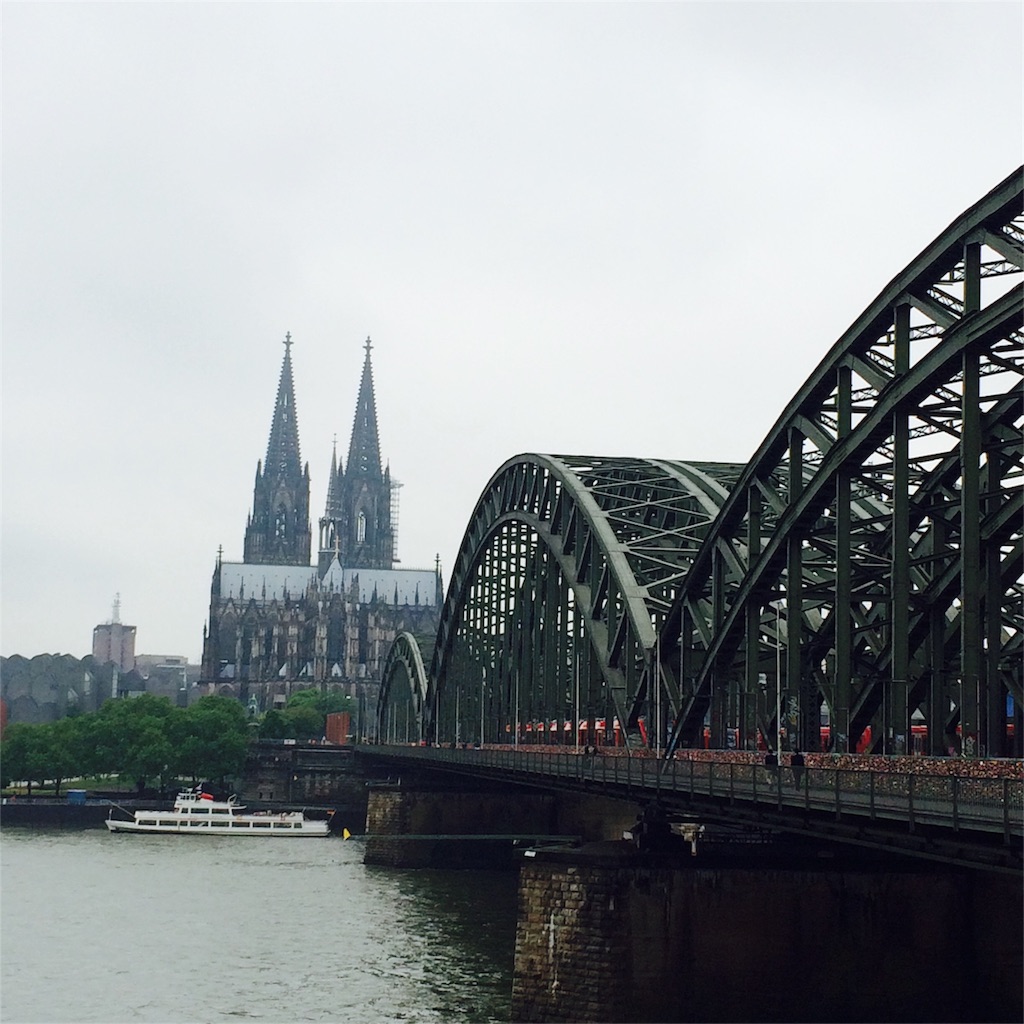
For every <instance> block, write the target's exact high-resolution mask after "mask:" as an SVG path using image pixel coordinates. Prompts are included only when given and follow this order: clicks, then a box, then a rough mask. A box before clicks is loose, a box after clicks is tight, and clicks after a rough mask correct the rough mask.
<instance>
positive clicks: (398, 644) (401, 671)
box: [377, 631, 427, 743]
mask: <svg viewBox="0 0 1024 1024" xmlns="http://www.w3.org/2000/svg"><path fill="white" fill-rule="evenodd" d="M420 644H421V641H420V640H419V639H417V637H415V636H414V635H413V634H412V633H409V632H406V631H403V632H401V633H399V634H398V636H396V637H395V639H394V641H393V642H392V644H391V648H390V650H389V651H388V656H387V658H386V659H385V661H384V669H383V672H382V673H381V690H380V696H379V698H378V700H377V738H378V739H379V740H381V741H382V742H388V743H410V742H415V741H418V740H419V739H420V738H421V737H422V735H423V716H424V709H425V707H426V703H427V673H426V671H425V670H424V666H423V651H422V648H421V646H420Z"/></svg>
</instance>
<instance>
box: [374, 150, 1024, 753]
mask: <svg viewBox="0 0 1024 1024" xmlns="http://www.w3.org/2000/svg"><path fill="white" fill-rule="evenodd" d="M1022 183H1024V176H1022V169H1018V170H1017V171H1016V172H1014V174H1012V175H1010V176H1009V177H1008V178H1007V179H1006V180H1005V181H1003V182H1002V183H1001V184H1000V185H998V186H997V187H996V188H994V189H993V190H992V191H991V192H990V193H989V194H988V195H986V196H985V197H983V198H982V199H981V200H980V201H979V202H978V203H976V204H975V205H974V206H973V207H971V208H970V209H969V210H967V211H966V212H965V213H963V214H962V215H961V216H960V217H958V218H957V219H956V220H955V221H954V222H953V223H952V224H951V225H950V226H949V227H948V228H947V229H946V230H945V231H944V232H943V233H942V234H940V235H939V237H938V238H937V239H936V240H935V241H934V242H933V243H932V244H931V245H929V246H928V247H927V248H926V249H925V250H924V251H923V252H922V253H921V254H920V255H919V256H918V257H917V258H916V259H915V260H913V261H912V262H911V263H910V264H909V266H908V267H907V268H906V269H905V270H903V271H902V272H901V273H900V274H898V275H897V276H896V277H895V278H893V280H892V281H891V282H890V283H889V284H888V285H887V286H886V287H885V288H884V289H883V291H882V292H881V293H880V294H879V296H878V297H877V298H876V299H875V300H874V301H873V302H872V303H871V304H870V305H869V306H868V307H867V309H866V310H865V311H864V312H863V313H862V314H861V315H860V316H859V317H858V318H857V319H856V321H855V322H854V323H853V324H852V326H851V327H850V328H849V329H848V330H847V331H846V332H845V333H844V334H843V335H842V336H841V337H840V338H839V340H838V341H837V342H836V343H835V344H834V345H833V346H832V348H831V349H830V351H829V352H828V354H827V355H826V356H825V358H824V359H823V360H822V362H821V363H820V364H819V366H818V367H817V368H816V370H815V371H814V372H813V373H812V374H811V376H810V377H809V378H808V380H807V381H806V383H805V384H804V385H803V386H802V387H801V389H800V390H799V391H798V393H797V394H796V395H795V396H794V397H793V399H792V400H791V401H790V403H789V404H788V405H787V407H786V408H785V410H784V411H783V413H782V415H781V416H780V417H779V419H778V421H777V422H776V424H775V425H774V427H773V428H772V430H771V431H770V432H769V434H768V436H767V437H766V438H765V440H764V441H763V442H762V444H761V445H760V447H759V448H758V450H757V452H756V453H755V454H754V456H753V458H752V459H751V460H750V462H749V463H747V465H746V466H745V467H740V466H728V465H717V464H715V465H708V464H696V463H681V462H665V461H656V460H645V459H633V460H630V459H613V458H602V457H581V456H544V455H523V456H518V457H516V458H514V459H511V460H509V461H508V462H506V463H505V464H504V465H503V466H502V467H501V468H500V469H499V470H498V471H497V472H496V473H495V474H494V476H493V477H492V478H491V480H490V482H489V483H488V485H487V487H486V488H485V489H484V491H483V493H482V495H481V498H480V500H479V501H478V503H477V506H476V508H475V509H474V512H473V515H472V517H471V519H470V522H469V525H468V527H467V529H466V533H465V536H464V538H463V542H462V545H461V548H460V551H459V555H458V558H457V560H456V565H455V569H454V573H453V577H452V581H451V584H450V586H449V590H448V594H447V598H446V601H445V606H444V611H443V613H442V618H441V626H440V630H439V633H438V637H437V643H436V645H435V648H434V654H433V659H432V662H431V670H430V673H429V682H428V680H427V678H426V677H424V678H423V679H421V681H420V683H419V684H418V685H419V687H420V689H421V690H422V691H423V692H424V693H425V695H426V696H425V698H424V699H425V704H424V708H425V713H424V715H423V716H422V721H423V725H424V734H423V735H424V738H427V739H431V740H434V741H437V742H455V741H462V742H476V741H480V740H483V741H484V742H511V741H512V740H513V739H515V738H517V734H516V724H515V723H523V722H527V721H531V722H538V721H552V720H557V721H561V720H562V719H563V718H566V717H568V718H575V719H581V718H582V719H586V720H587V721H588V722H589V723H590V725H591V728H592V727H593V724H594V721H595V720H596V719H598V718H605V719H607V718H609V717H613V716H614V717H616V718H618V720H619V721H620V723H622V724H623V726H624V727H632V726H633V725H635V724H636V723H638V722H639V721H640V719H641V718H642V717H645V716H646V719H647V723H648V725H650V724H651V722H652V721H653V720H654V719H655V718H658V719H659V721H660V711H661V709H662V708H664V709H667V711H668V713H669V716H670V719H671V721H672V729H671V737H670V742H669V743H668V745H667V746H668V753H669V754H671V752H672V751H673V750H674V749H675V748H676V747H678V746H680V745H694V744H697V743H699V742H701V740H702V737H703V733H704V730H705V728H706V727H708V726H709V727H710V732H711V742H712V745H713V746H719V747H723V746H726V745H730V741H731V742H738V743H739V745H741V746H747V747H751V748H752V747H754V746H756V745H757V744H758V742H759V740H761V741H764V740H767V742H768V743H769V744H773V743H774V740H775V737H776V735H777V734H778V733H781V732H782V730H783V728H784V730H785V733H786V737H787V740H786V742H787V743H788V745H789V746H790V747H792V748H799V749H807V750H813V749H817V747H818V741H819V715H820V712H821V710H822V709H823V708H825V709H827V710H828V712H829V720H830V722H831V725H832V729H831V743H832V749H834V750H836V751H843V750H847V749H850V750H852V749H855V748H857V746H858V742H863V741H866V739H867V737H868V730H869V729H870V738H871V749H873V750H876V751H885V752H891V753H898V752H900V751H902V750H904V749H907V748H908V747H909V739H910V735H911V726H912V724H914V723H915V722H922V723H924V724H925V725H927V736H928V744H929V746H928V752H930V753H945V752H946V749H947V746H948V745H949V744H950V743H951V742H954V741H955V740H956V733H957V730H958V729H959V731H960V733H961V735H962V738H963V741H964V743H965V746H966V752H968V753H970V752H972V751H973V752H975V753H986V752H988V753H1011V752H1012V753H1018V754H1019V753H1020V749H1021V733H1022V731H1024V730H1022V728H1021V726H1022V724H1024V721H1022V718H1021V715H1020V708H1021V706H1022V703H1024V693H1022V678H1021V677H1022V669H1021V665H1022V654H1024V651H1022V647H1024V616H1022V608H1024V585H1022V579H1021V570H1022V563H1024V537H1022V519H1024V506H1022V496H1024V451H1022V449H1024V444H1022V428H1024V358H1022V354H1024V352H1022V350H1024V334H1022V329H1021V319H1022V310H1024V299H1022V286H1021V284H1020V279H1021V277H1022V276H1024V218H1022V217H1021V203H1022V196H1024V188H1022ZM783 609H785V613H784V612H783ZM776 696H777V697H778V704H779V706H780V707H781V708H782V710H783V714H782V715H779V716H777V715H776V712H775V707H776V699H775V698H776ZM1007 696H1010V697H1012V698H1013V699H1014V702H1015V708H1016V709H1017V711H1016V715H1017V718H1016V733H1015V737H1014V740H1013V743H1014V745H1015V746H1014V749H1013V750H1012V751H1011V750H1009V749H1007V745H1008V742H1009V739H1008V734H1007V729H1006V714H1005V707H1006V704H1005V699H1006V697H1007ZM382 703H386V702H385V701H382ZM655 734H657V735H659V736H660V735H661V730H660V729H658V728H657V727H656V728H655V729H653V730H652V729H648V735H649V737H650V738H651V739H652V740H653V736H654V735H655ZM533 738H538V737H537V736H536V734H535V735H534V737H533ZM659 745H660V743H659Z"/></svg>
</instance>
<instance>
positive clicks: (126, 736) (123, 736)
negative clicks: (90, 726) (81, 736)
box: [94, 693, 183, 793]
mask: <svg viewBox="0 0 1024 1024" xmlns="http://www.w3.org/2000/svg"><path fill="white" fill-rule="evenodd" d="M182 714H183V712H182V711H180V710H179V709H178V708H176V707H175V706H174V705H173V704H172V703H171V702H170V701H169V700H168V699H167V698H166V697H155V696H153V695H151V694H148V693H144V694H142V695H140V696H138V697H131V698H128V699H124V698H114V699H111V700H108V701H107V702H106V703H105V704H104V705H103V707H102V708H100V710H99V712H98V716H97V721H96V728H95V732H94V741H95V744H96V747H95V752H96V764H97V769H98V770H99V771H103V772H117V773H119V774H120V775H121V776H122V777H123V778H126V779H129V780H131V781H133V782H134V783H135V785H136V787H137V789H138V790H139V792H140V793H141V792H142V791H143V790H144V789H145V788H146V783H147V782H149V781H150V780H152V779H155V778H157V777H158V776H164V777H166V776H167V775H169V774H171V773H173V771H174V770H175V767H176V764H175V756H174V747H173V745H172V743H171V740H170V737H171V735H172V732H173V723H174V722H175V720H176V719H177V718H178V717H179V716H180V715H182Z"/></svg>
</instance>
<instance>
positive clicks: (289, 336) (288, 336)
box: [284, 331, 292, 354]
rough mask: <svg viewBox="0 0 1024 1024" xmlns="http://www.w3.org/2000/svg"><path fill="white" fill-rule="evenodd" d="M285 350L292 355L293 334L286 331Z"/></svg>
mask: <svg viewBox="0 0 1024 1024" xmlns="http://www.w3.org/2000/svg"><path fill="white" fill-rule="evenodd" d="M284 350H285V352H287V353H289V354H291V350H292V332H291V331H285V334H284Z"/></svg>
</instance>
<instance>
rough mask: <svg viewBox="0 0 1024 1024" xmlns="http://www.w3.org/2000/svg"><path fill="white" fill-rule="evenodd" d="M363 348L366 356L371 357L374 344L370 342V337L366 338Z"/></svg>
mask: <svg viewBox="0 0 1024 1024" xmlns="http://www.w3.org/2000/svg"><path fill="white" fill-rule="evenodd" d="M363 348H365V349H366V354H367V356H369V354H370V349H371V348H373V342H372V341H370V336H369V335H367V336H366V341H365V342H364V343H363Z"/></svg>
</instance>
